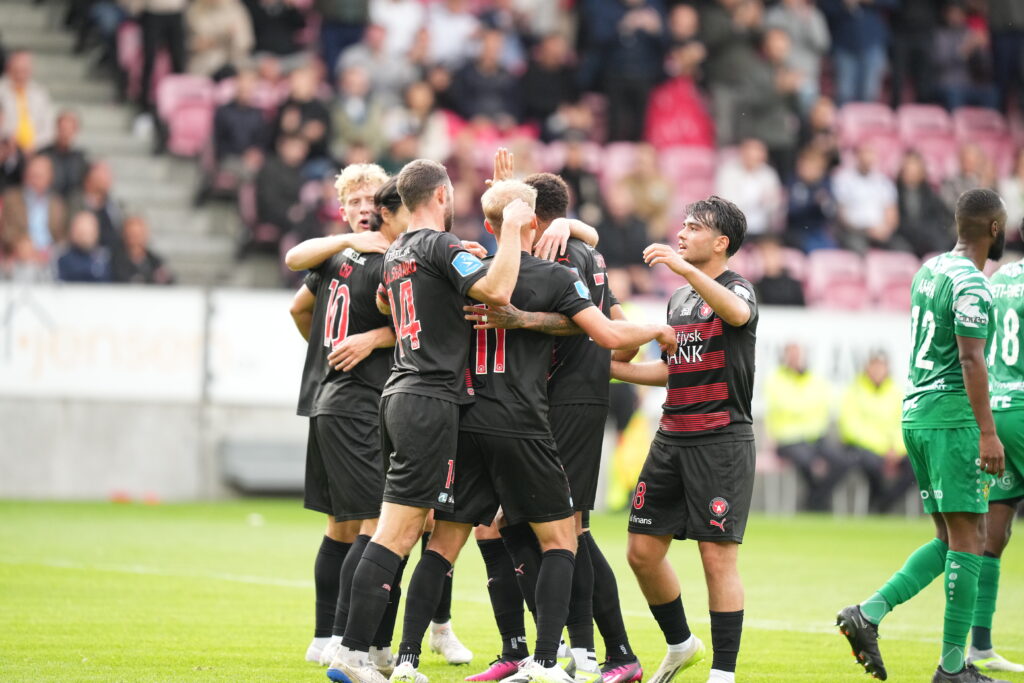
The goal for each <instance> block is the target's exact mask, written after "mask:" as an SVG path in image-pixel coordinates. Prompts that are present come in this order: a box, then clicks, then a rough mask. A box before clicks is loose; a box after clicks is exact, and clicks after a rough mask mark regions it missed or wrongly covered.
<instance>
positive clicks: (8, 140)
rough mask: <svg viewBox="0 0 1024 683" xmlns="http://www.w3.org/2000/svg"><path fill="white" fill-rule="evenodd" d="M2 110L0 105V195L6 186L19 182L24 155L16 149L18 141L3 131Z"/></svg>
mask: <svg viewBox="0 0 1024 683" xmlns="http://www.w3.org/2000/svg"><path fill="white" fill-rule="evenodd" d="M5 130H6V129H5V128H4V110H3V106H2V105H0V195H2V194H3V193H4V192H5V191H6V190H7V188H8V187H11V186H12V185H17V184H19V183H20V182H21V173H22V170H23V168H24V165H25V164H24V161H25V156H24V155H23V154H22V153H21V150H20V149H18V143H16V142H15V141H14V136H13V135H12V134H10V133H6V132H4V131H5Z"/></svg>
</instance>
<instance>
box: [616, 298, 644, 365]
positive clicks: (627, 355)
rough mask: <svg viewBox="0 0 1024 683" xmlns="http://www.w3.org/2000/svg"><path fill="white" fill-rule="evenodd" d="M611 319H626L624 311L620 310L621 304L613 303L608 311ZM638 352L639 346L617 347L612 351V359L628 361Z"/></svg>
mask: <svg viewBox="0 0 1024 683" xmlns="http://www.w3.org/2000/svg"><path fill="white" fill-rule="evenodd" d="M608 313H609V314H610V316H611V319H612V320H626V319H627V318H626V313H625V311H623V310H622V305H621V304H615V305H613V306H612V308H611V310H610V311H609V312H608ZM638 353H640V347H639V346H637V347H635V348H632V349H617V350H615V351H612V360H616V361H621V362H623V363H628V362H629V361H631V360H633V359H634V358H636V354H638Z"/></svg>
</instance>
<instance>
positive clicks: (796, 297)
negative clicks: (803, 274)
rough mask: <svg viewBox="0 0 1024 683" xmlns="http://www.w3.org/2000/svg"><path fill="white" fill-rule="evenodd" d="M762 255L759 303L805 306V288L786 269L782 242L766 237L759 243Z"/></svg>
mask: <svg viewBox="0 0 1024 683" xmlns="http://www.w3.org/2000/svg"><path fill="white" fill-rule="evenodd" d="M757 247H758V251H759V252H760V254H761V270H762V275H761V279H760V280H758V281H757V284H756V288H757V301H758V302H759V303H761V304H764V305H766V306H803V305H804V304H805V301H804V286H803V283H801V282H800V281H799V280H797V279H796V278H795V277H793V274H792V273H790V272H789V269H788V268H787V267H786V255H785V253H784V252H783V251H782V242H780V241H779V240H778V239H777V238H775V237H766V238H764V239H762V240H761V241H760V242H758V245H757Z"/></svg>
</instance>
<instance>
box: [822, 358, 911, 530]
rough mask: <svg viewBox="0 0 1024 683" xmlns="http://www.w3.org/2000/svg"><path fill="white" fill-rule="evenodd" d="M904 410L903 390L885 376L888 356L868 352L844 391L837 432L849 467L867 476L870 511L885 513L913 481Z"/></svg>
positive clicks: (902, 495) (901, 496) (887, 374)
mask: <svg viewBox="0 0 1024 683" xmlns="http://www.w3.org/2000/svg"><path fill="white" fill-rule="evenodd" d="M902 413H903V389H902V388H901V387H900V386H899V384H898V383H897V382H894V381H893V379H892V377H890V376H889V358H888V356H886V354H885V352H884V351H872V352H871V354H870V356H869V357H868V361H867V363H866V364H865V366H864V369H863V370H862V371H861V373H860V374H858V375H857V376H856V377H855V378H854V379H853V381H852V382H851V383H850V385H849V386H848V387H847V388H846V391H845V392H844V394H843V400H842V405H841V406H840V409H839V436H840V439H841V440H842V444H843V447H844V449H845V450H846V457H847V458H848V459H849V461H850V462H851V464H852V465H853V468H854V469H859V470H860V471H861V472H863V473H864V476H866V477H867V480H868V485H869V487H870V491H871V510H872V511H873V512H888V511H889V509H890V508H891V507H892V506H893V504H894V503H897V502H899V501H900V500H902V499H903V497H904V496H905V495H906V493H907V491H909V490H910V487H911V486H912V485H913V484H914V470H913V469H912V468H911V466H910V460H909V459H908V458H907V449H906V447H905V446H904V445H903V429H902V426H901V418H902Z"/></svg>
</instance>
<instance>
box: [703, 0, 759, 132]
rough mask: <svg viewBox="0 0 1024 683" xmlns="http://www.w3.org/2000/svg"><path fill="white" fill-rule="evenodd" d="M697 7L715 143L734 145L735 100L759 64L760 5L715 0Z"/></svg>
mask: <svg viewBox="0 0 1024 683" xmlns="http://www.w3.org/2000/svg"><path fill="white" fill-rule="evenodd" d="M700 7H701V13H700V34H699V38H700V41H701V42H702V43H703V44H704V46H705V47H706V48H707V52H708V56H707V60H706V61H705V64H704V74H705V76H706V77H707V83H708V87H709V89H710V91H711V102H712V106H711V110H712V111H713V112H714V116H715V130H716V132H717V136H718V144H719V145H721V146H725V145H734V144H736V143H737V142H738V141H739V139H740V134H739V132H738V131H737V128H736V125H737V123H738V121H739V117H740V109H741V107H742V104H741V103H740V102H739V101H738V97H739V95H740V92H741V88H742V86H744V85H745V83H746V80H747V76H748V74H750V73H751V72H753V71H754V70H755V69H757V68H758V66H759V65H760V64H761V57H760V55H759V54H758V51H757V43H758V40H759V38H760V35H761V28H762V19H763V16H762V8H761V2H760V0H718V1H717V2H708V3H704V4H702V5H701V6H700Z"/></svg>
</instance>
